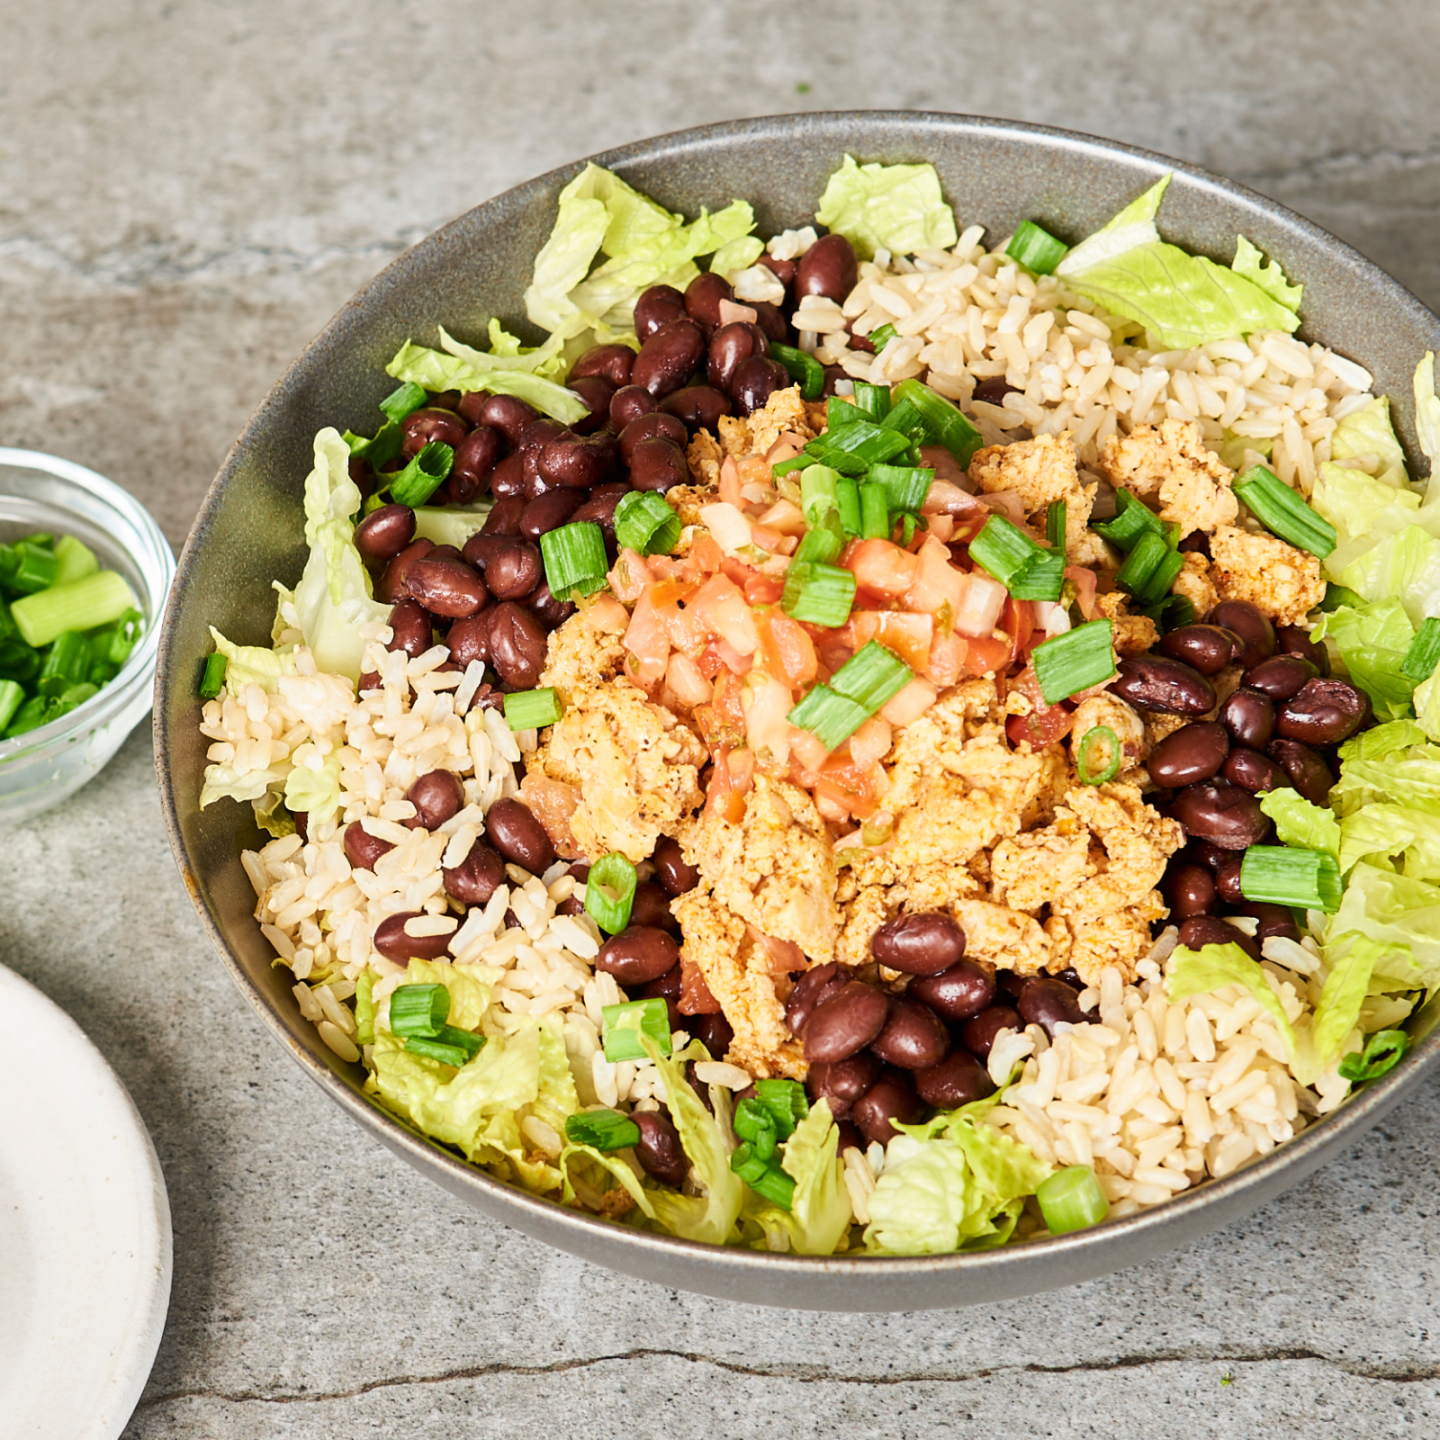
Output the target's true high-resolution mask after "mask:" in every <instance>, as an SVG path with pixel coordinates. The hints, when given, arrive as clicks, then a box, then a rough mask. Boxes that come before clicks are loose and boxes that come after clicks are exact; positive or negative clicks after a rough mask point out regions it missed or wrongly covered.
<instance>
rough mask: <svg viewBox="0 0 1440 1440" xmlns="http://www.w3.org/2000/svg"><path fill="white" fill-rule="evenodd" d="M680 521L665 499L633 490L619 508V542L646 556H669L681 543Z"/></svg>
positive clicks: (616, 529)
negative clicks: (677, 544)
mask: <svg viewBox="0 0 1440 1440" xmlns="http://www.w3.org/2000/svg"><path fill="white" fill-rule="evenodd" d="M680 529H681V525H680V517H679V516H678V515H677V514H676V513H675V509H674V507H673V506H671V505H668V504H667V503H666V501H665V497H664V496H663V495H659V494H657V493H656V492H655V491H654V490H632V491H631V492H630V493H629V494H628V495H622V496H621V497H620V503H619V504H618V505H616V507H615V539H616V542H617V543H618V544H621V545H623V546H625V548H626V549H628V550H638V551H639V552H640V553H641V554H642V555H668V554H669V553H670V552H671V551H672V550H673V549H674V548H675V546H676V543H677V542H678V541H679V539H680Z"/></svg>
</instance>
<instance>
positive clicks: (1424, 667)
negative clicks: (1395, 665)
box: [1400, 615, 1440, 685]
mask: <svg viewBox="0 0 1440 1440" xmlns="http://www.w3.org/2000/svg"><path fill="white" fill-rule="evenodd" d="M1437 665H1440V618H1437V617H1436V616H1434V615H1431V616H1428V617H1427V618H1426V619H1425V620H1424V622H1423V623H1422V624H1421V626H1420V628H1419V629H1418V630H1417V631H1416V632H1415V638H1414V639H1413V640H1412V641H1411V642H1410V648H1409V649H1408V650H1407V651H1406V652H1405V658H1404V659H1403V660H1402V661H1401V662H1400V669H1401V670H1402V671H1404V673H1405V676H1406V678H1407V679H1409V680H1413V681H1414V682H1415V683H1416V684H1417V685H1423V684H1424V683H1425V681H1427V680H1428V679H1429V678H1430V677H1431V676H1432V675H1433V674H1434V673H1435V667H1436V666H1437Z"/></svg>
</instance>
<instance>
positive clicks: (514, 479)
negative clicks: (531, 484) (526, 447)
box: [490, 453, 529, 515]
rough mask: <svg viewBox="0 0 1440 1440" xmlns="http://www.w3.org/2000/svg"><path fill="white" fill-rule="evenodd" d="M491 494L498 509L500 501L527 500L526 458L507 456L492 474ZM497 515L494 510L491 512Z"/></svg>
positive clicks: (518, 455) (517, 455)
mask: <svg viewBox="0 0 1440 1440" xmlns="http://www.w3.org/2000/svg"><path fill="white" fill-rule="evenodd" d="M490 493H491V494H492V495H493V496H494V497H495V500H496V502H497V508H498V505H499V502H500V501H504V500H525V499H528V498H529V497H528V496H527V495H526V493H525V457H524V456H523V455H520V454H518V453H517V454H514V455H507V456H506V457H505V458H504V459H503V460H502V461H501V462H500V463H499V464H498V465H497V466H496V467H495V468H494V469H493V470H492V471H491V472H490ZM490 513H491V514H492V515H493V514H494V513H495V512H494V511H493V510H492V511H491V512H490Z"/></svg>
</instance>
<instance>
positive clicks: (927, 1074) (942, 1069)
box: [915, 1050, 995, 1110]
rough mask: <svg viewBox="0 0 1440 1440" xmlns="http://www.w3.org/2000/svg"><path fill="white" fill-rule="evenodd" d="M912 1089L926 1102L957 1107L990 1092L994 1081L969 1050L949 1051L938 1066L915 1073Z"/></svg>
mask: <svg viewBox="0 0 1440 1440" xmlns="http://www.w3.org/2000/svg"><path fill="white" fill-rule="evenodd" d="M915 1089H916V1090H917V1091H919V1093H920V1098H921V1099H922V1100H923V1101H924V1102H925V1103H926V1104H927V1105H933V1106H935V1108H936V1109H937V1110H956V1109H958V1108H959V1107H960V1106H961V1105H969V1104H971V1103H972V1102H973V1101H976V1100H983V1099H984V1098H985V1097H986V1096H987V1095H993V1094H994V1093H995V1082H994V1081H993V1080H992V1079H991V1078H990V1073H989V1071H987V1070H986V1069H985V1067H984V1066H983V1065H982V1064H981V1063H980V1062H979V1061H978V1060H977V1059H976V1058H975V1057H974V1056H973V1055H972V1054H971V1053H970V1052H969V1051H968V1050H952V1051H951V1052H950V1054H949V1055H947V1056H946V1057H945V1059H943V1060H942V1061H941V1062H940V1063H939V1064H938V1065H932V1066H931V1067H930V1069H928V1070H917V1071H916V1072H915Z"/></svg>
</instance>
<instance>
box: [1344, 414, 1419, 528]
mask: <svg viewBox="0 0 1440 1440" xmlns="http://www.w3.org/2000/svg"><path fill="white" fill-rule="evenodd" d="M1367 455H1374V456H1375V457H1376V458H1377V459H1378V460H1379V461H1380V469H1379V473H1378V474H1377V475H1376V477H1375V478H1376V479H1377V480H1379V481H1380V482H1381V483H1382V484H1384V485H1388V486H1390V487H1391V488H1392V489H1394V488H1397V487H1400V486H1403V485H1406V484H1408V480H1409V477H1408V476H1407V475H1406V473H1405V452H1404V450H1402V449H1401V448H1400V441H1399V440H1398V439H1397V438H1396V435H1395V426H1394V424H1393V423H1392V421H1391V419H1390V400H1389V397H1388V396H1385V395H1378V396H1376V397H1375V399H1373V400H1371V401H1369V402H1368V403H1367V404H1365V405H1362V406H1361V407H1360V409H1358V410H1352V411H1351V412H1350V413H1349V414H1348V415H1347V416H1346V417H1345V418H1344V419H1343V420H1342V421H1340V423H1339V424H1338V425H1337V426H1336V427H1335V429H1334V430H1333V431H1331V433H1330V459H1331V460H1332V461H1333V460H1354V459H1358V458H1359V457H1360V456H1367ZM1351 473H1352V474H1353V473H1356V472H1353V471H1352V472H1351ZM1361 473H1363V472H1361ZM1332 523H1333V522H1332Z"/></svg>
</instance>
